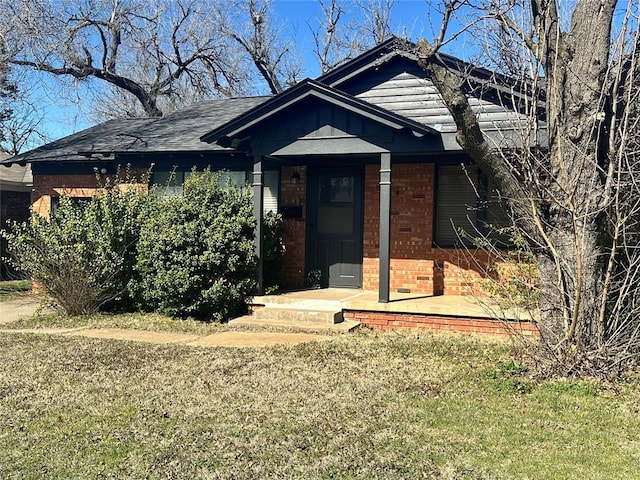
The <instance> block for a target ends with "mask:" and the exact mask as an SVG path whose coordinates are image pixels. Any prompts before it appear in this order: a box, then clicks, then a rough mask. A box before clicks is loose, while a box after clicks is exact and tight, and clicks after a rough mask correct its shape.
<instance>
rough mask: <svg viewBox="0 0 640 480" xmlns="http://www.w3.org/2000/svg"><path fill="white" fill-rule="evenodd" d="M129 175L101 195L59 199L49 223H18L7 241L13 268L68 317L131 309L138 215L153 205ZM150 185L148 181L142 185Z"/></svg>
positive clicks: (45, 220) (40, 219)
mask: <svg viewBox="0 0 640 480" xmlns="http://www.w3.org/2000/svg"><path fill="white" fill-rule="evenodd" d="M133 181H134V180H133V179H132V178H131V177H129V176H128V175H126V176H125V177H124V178H121V177H120V175H118V176H117V178H116V180H114V181H112V182H107V184H104V185H103V189H102V192H101V194H99V195H96V196H95V197H93V198H92V199H91V200H88V201H83V202H77V201H76V200H74V199H72V198H68V197H64V196H63V197H61V198H60V203H59V205H58V207H57V208H56V210H55V211H54V212H51V215H50V217H49V218H45V217H42V216H40V215H33V216H32V217H31V219H30V220H29V221H27V222H24V223H14V224H12V228H11V231H10V232H3V235H4V236H5V238H7V240H8V250H9V253H10V254H11V256H12V263H13V264H14V265H15V266H16V267H17V268H19V269H20V270H22V271H24V272H25V273H26V274H27V275H28V276H29V277H30V278H31V279H33V280H36V281H37V282H39V283H40V284H41V285H42V286H43V288H44V289H45V290H46V292H47V293H48V294H49V295H50V296H51V297H52V298H53V299H54V300H55V302H56V303H57V304H58V305H59V306H60V307H61V308H62V309H63V310H64V312H65V313H66V314H67V315H86V314H91V313H94V312H96V311H98V310H131V309H132V308H134V305H135V304H136V303H137V302H135V301H134V299H132V298H131V297H130V296H129V289H128V284H129V282H131V281H132V280H134V281H135V275H136V271H135V268H134V267H135V264H136V244H137V241H138V237H139V233H140V214H141V212H142V211H145V210H146V209H147V204H148V203H149V202H150V201H152V198H151V197H148V196H147V195H146V192H145V191H143V190H141V189H137V188H132V187H131V186H130V185H127V184H128V183H132V182H133ZM141 181H144V182H145V183H146V180H141Z"/></svg>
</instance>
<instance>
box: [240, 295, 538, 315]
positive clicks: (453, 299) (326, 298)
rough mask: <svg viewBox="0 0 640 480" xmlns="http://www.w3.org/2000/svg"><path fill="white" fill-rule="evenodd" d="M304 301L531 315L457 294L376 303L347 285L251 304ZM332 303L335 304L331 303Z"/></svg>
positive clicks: (421, 311)
mask: <svg viewBox="0 0 640 480" xmlns="http://www.w3.org/2000/svg"><path fill="white" fill-rule="evenodd" d="M267 301H268V302H270V303H282V304H287V303H301V302H302V303H304V304H306V305H308V306H309V307H311V308H313V304H314V303H315V302H316V301H317V303H318V304H321V303H327V302H331V303H333V304H335V305H336V306H338V305H339V306H340V308H342V309H343V310H352V311H368V312H385V313H390V314H403V313H405V314H406V313H408V314H420V315H438V316H445V317H446V316H452V317H469V318H478V319H496V320H516V321H525V322H531V321H532V320H533V318H532V316H531V314H530V313H529V312H527V311H524V310H506V309H503V308H501V307H500V305H498V304H497V303H496V302H493V301H491V300H490V299H488V298H477V297H473V296H459V295H439V296H432V295H424V294H415V293H398V292H391V294H390V301H389V303H378V292H373V291H368V290H358V289H349V288H322V289H317V290H300V291H294V292H285V293H281V294H278V295H268V296H262V297H255V298H254V301H253V303H254V304H261V303H263V302H267ZM334 302H335V303H334Z"/></svg>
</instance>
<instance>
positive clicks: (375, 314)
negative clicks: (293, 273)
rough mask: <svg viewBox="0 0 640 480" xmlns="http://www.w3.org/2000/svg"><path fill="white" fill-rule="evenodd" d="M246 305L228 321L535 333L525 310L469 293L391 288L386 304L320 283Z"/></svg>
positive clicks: (365, 293) (363, 292)
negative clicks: (240, 314)
mask: <svg viewBox="0 0 640 480" xmlns="http://www.w3.org/2000/svg"><path fill="white" fill-rule="evenodd" d="M251 310H252V315H249V316H246V317H241V318H239V319H235V320H233V321H232V322H233V323H234V324H236V325H242V324H244V325H261V326H276V327H291V328H303V329H308V330H322V329H330V330H337V331H349V330H352V329H354V328H357V327H358V326H364V327H367V328H372V329H398V328H404V329H427V330H441V331H443V330H444V331H455V332H460V333H479V334H490V335H510V334H513V333H520V334H524V335H527V336H535V335H537V334H538V330H537V327H536V322H535V319H534V318H532V315H531V314H530V313H529V312H526V311H524V310H522V311H518V310H507V309H504V308H501V306H500V305H499V304H497V303H496V302H493V301H491V300H490V299H488V298H478V297H474V296H460V295H439V296H431V295H421V294H411V293H398V292H392V293H391V294H390V299H389V302H388V303H380V302H379V301H378V292H374V291H367V290H359V289H345V288H324V289H315V290H300V291H293V292H287V293H282V294H278V295H264V296H256V297H254V298H253V301H252V303H251Z"/></svg>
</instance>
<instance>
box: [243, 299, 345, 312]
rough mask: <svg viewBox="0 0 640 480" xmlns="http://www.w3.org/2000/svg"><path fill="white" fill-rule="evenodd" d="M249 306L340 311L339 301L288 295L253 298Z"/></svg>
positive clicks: (340, 303)
mask: <svg viewBox="0 0 640 480" xmlns="http://www.w3.org/2000/svg"><path fill="white" fill-rule="evenodd" d="M250 304H251V305H262V306H265V307H278V306H296V308H301V309H307V310H342V302H341V301H340V300H325V299H308V298H298V297H292V296H288V295H262V296H256V297H253V299H252V301H251V302H250Z"/></svg>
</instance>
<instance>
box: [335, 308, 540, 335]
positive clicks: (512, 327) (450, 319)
mask: <svg viewBox="0 0 640 480" xmlns="http://www.w3.org/2000/svg"><path fill="white" fill-rule="evenodd" d="M343 317H344V319H345V320H350V321H356V322H360V323H361V324H362V325H363V326H365V327H368V328H372V329H375V330H395V329H426V330H439V331H452V332H458V333H468V334H471V333H477V334H485V335H498V336H511V335H512V334H514V333H518V334H521V335H524V336H530V337H536V336H538V335H539V332H538V328H537V327H536V325H535V323H532V322H518V321H501V320H492V319H481V318H471V317H455V316H442V315H429V314H416V313H388V312H370V311H351V310H346V311H344V312H343Z"/></svg>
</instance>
